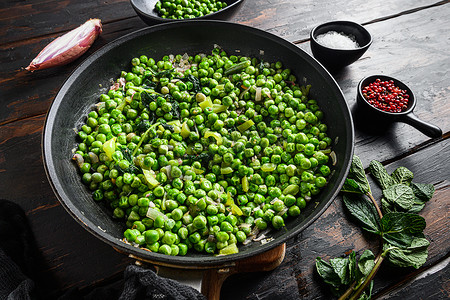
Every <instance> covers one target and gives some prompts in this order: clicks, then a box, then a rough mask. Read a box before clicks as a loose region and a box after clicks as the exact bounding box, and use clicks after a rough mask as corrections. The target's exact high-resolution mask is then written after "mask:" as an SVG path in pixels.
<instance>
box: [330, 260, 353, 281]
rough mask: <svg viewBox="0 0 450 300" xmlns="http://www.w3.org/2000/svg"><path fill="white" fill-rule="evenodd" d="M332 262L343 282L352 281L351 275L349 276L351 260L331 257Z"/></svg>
mask: <svg viewBox="0 0 450 300" xmlns="http://www.w3.org/2000/svg"><path fill="white" fill-rule="evenodd" d="M330 264H331V266H332V267H333V270H334V272H335V273H336V274H337V275H338V276H339V278H340V279H341V283H342V284H349V283H350V276H349V270H348V268H349V260H348V258H342V257H337V258H332V259H330Z"/></svg>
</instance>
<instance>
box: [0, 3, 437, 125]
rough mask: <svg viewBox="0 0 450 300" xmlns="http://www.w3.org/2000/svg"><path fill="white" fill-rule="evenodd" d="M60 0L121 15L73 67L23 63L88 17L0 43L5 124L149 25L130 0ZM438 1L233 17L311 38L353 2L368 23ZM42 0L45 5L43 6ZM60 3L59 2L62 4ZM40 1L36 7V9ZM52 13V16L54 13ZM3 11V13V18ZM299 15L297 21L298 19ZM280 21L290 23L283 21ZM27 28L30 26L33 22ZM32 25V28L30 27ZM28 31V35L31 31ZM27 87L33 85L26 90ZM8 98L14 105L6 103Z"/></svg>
mask: <svg viewBox="0 0 450 300" xmlns="http://www.w3.org/2000/svg"><path fill="white" fill-rule="evenodd" d="M59 2H61V3H60V4H58V5H59V6H63V8H64V10H65V11H67V12H69V13H70V15H71V16H72V15H76V16H78V17H77V18H80V17H81V18H85V17H86V11H91V10H92V11H93V12H96V11H98V10H99V9H100V12H101V13H104V14H107V17H105V18H106V19H105V20H109V19H111V18H115V19H114V20H115V21H110V22H109V21H108V22H105V24H104V32H103V34H102V35H101V36H100V38H99V39H98V40H97V41H96V42H95V43H94V45H93V47H92V49H90V50H89V52H88V53H87V54H85V55H84V56H83V57H82V58H80V59H78V60H77V61H75V62H73V63H72V64H70V65H68V66H64V67H59V68H55V69H50V70H43V71H39V72H35V73H33V74H29V73H27V72H26V71H24V70H23V68H24V67H26V66H27V65H28V64H29V63H30V61H31V60H32V59H33V58H34V57H35V56H36V55H37V53H39V51H40V50H41V49H42V48H44V47H45V46H46V45H47V44H48V43H49V42H51V41H52V40H53V39H55V38H56V37H57V36H59V35H61V34H62V33H63V31H64V30H69V29H71V28H73V27H76V26H77V25H79V24H80V23H82V22H83V20H84V19H83V20H80V19H77V18H70V20H71V21H70V22H71V23H70V24H69V21H68V20H67V18H63V20H61V19H60V18H56V19H54V18H50V17H49V15H46V17H45V18H44V17H41V19H42V20H41V22H42V23H38V24H39V26H35V25H34V26H32V27H31V28H35V29H33V30H34V31H33V32H35V31H37V30H39V31H37V32H39V35H38V36H39V37H36V32H35V33H29V35H26V36H23V37H22V38H26V37H32V39H28V40H20V41H18V39H16V41H17V42H15V43H14V42H9V43H6V44H4V43H1V42H0V62H1V63H2V69H1V70H0V95H1V97H0V103H5V105H3V107H6V109H4V110H2V111H0V124H3V123H8V122H11V121H12V120H16V119H21V118H24V117H28V116H34V115H37V114H42V113H45V111H46V110H47V108H48V105H49V104H50V102H51V100H52V99H53V98H54V96H55V94H56V92H57V90H58V89H59V87H60V86H61V84H62V83H63V81H64V79H65V78H67V76H68V74H70V72H71V71H72V70H73V69H74V68H75V66H76V65H78V64H79V63H80V62H81V61H82V59H83V58H86V57H87V55H89V54H90V53H92V52H93V51H94V50H96V49H98V48H99V47H100V46H102V45H104V44H105V43H107V42H109V41H112V40H114V39H115V38H117V37H119V36H121V35H123V34H126V33H129V32H131V31H134V30H136V29H140V28H143V27H145V26H146V25H145V24H144V23H143V22H142V21H141V20H140V19H139V18H138V17H137V16H135V14H132V13H130V12H129V10H130V9H131V7H129V8H127V5H128V6H129V4H128V3H126V4H124V1H123V0H122V1H121V0H117V1H111V2H107V3H108V4H98V5H97V6H96V5H95V3H94V2H92V1H91V2H89V1H82V2H80V3H78V2H76V3H72V2H70V4H69V2H68V1H58V3H59ZM85 2H88V3H85ZM126 2H127V1H126ZM52 3H53V1H50V2H43V3H42V4H40V3H36V4H35V5H31V4H30V7H32V8H33V9H36V12H35V14H36V15H39V12H40V11H42V14H48V11H50V12H51V13H53V14H54V11H53V8H51V7H53V6H51V4H52ZM433 3H435V2H434V1H425V0H420V1H414V2H411V1H407V0H403V1H397V2H396V3H395V4H392V5H389V6H387V5H384V4H381V3H380V2H379V1H367V2H364V3H363V5H356V3H355V5H353V6H351V5H349V3H348V1H339V2H333V4H331V6H330V5H329V4H325V3H323V4H320V3H317V1H312V0H311V1H308V2H306V3H303V2H302V4H301V5H300V4H298V3H297V2H295V1H292V0H291V1H286V2H278V1H273V2H267V1H261V0H259V1H256V0H255V1H251V0H247V1H246V2H245V3H244V4H243V7H242V9H241V10H240V11H239V12H238V13H237V15H236V16H235V18H234V19H233V20H234V21H237V22H240V23H242V24H246V25H250V26H254V27H257V28H260V29H264V30H268V31H270V32H272V33H274V34H277V35H280V36H282V37H284V38H286V39H289V40H291V41H294V40H298V39H306V38H308V33H309V30H310V29H311V28H312V26H314V25H316V24H319V23H322V22H325V21H328V20H331V19H333V18H337V17H338V16H340V13H341V12H343V15H342V18H344V16H346V17H345V19H352V18H353V17H352V14H351V13H350V10H349V7H357V8H358V10H356V13H355V14H354V17H358V18H361V19H355V20H356V21H361V22H362V21H364V20H372V19H375V18H382V17H385V16H387V15H390V14H392V13H400V12H402V11H404V10H407V9H413V8H417V7H422V6H427V5H432V4H433ZM22 5H24V4H22ZM27 5H28V4H27ZM41 5H44V6H43V7H41ZM58 5H55V6H56V7H59V6H58ZM104 5H107V6H104ZM119 5H121V6H119ZM325 5H326V6H325ZM35 6H36V8H34V7H35ZM123 6H125V7H123ZM10 9H15V10H19V9H20V5H17V4H16V6H12V7H11V8H10ZM27 9H31V8H29V7H28V6H27V8H26V9H25V8H24V10H25V11H27ZM44 9H45V10H44ZM131 10H132V9H131ZM364 11H366V13H365V14H361V12H364ZM335 12H340V13H339V14H337V15H336V16H334V15H333V14H334V13H335ZM51 13H50V15H52V14H51ZM10 15H14V13H11V12H9V11H8V8H5V9H3V10H0V25H1V26H0V28H12V27H14V26H12V24H10V22H13V21H12V20H16V19H15V18H14V17H10ZM280 15H283V16H286V18H284V17H283V18H280V17H279V16H280ZM1 16H3V18H2V17H1ZM289 16H290V17H289ZM100 17H101V16H100ZM11 18H12V19H11ZM17 18H18V20H20V22H28V21H27V20H28V19H31V20H32V19H33V18H34V15H32V16H31V18H23V17H17ZM294 19H295V20H297V21H294ZM444 19H446V18H444ZM58 22H59V23H58ZM61 22H62V24H65V26H66V27H64V26H63V27H61V26H62V25H61V24H60V23H61ZM280 22H282V23H283V24H284V25H280ZM297 22H301V24H298V23H297ZM33 24H34V23H33ZM24 27H26V28H28V27H27V26H24ZM51 28H53V29H55V28H59V29H58V30H59V31H57V32H58V33H54V32H55V31H54V30H53V31H52V30H50V29H51ZM28 29H29V30H31V29H30V28H28ZM5 30H9V31H7V32H5V34H4V36H5V38H8V39H9V40H10V41H14V39H13V35H14V34H15V33H14V32H15V31H14V30H13V29H5ZM26 32H27V34H28V31H26ZM286 33H289V34H292V36H286ZM431 34H433V32H431ZM0 36H2V35H0ZM432 37H433V36H430V38H432ZM437 46H439V44H438V45H436V47H437ZM24 86H26V87H27V88H26V89H24V88H23V87H24ZM11 99H14V100H11ZM4 101H7V102H4ZM6 103H7V104H8V105H6Z"/></svg>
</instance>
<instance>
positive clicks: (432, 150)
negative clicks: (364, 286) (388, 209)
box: [222, 140, 450, 299]
mask: <svg viewBox="0 0 450 300" xmlns="http://www.w3.org/2000/svg"><path fill="white" fill-rule="evenodd" d="M449 165H450V142H449V141H448V140H445V141H442V142H439V143H437V144H435V145H432V146H429V147H427V148H426V149H423V150H422V151H420V152H418V153H415V154H413V155H410V156H408V157H406V158H404V159H401V160H399V161H396V162H395V163H392V164H389V165H387V167H386V168H387V170H388V172H389V173H391V172H392V171H393V170H395V168H397V167H398V166H405V167H407V168H409V169H410V170H411V171H412V172H413V173H414V180H413V181H414V182H418V183H432V184H434V185H435V187H436V189H437V190H436V192H435V195H434V197H433V198H432V199H431V200H430V201H429V202H428V203H427V205H426V206H425V208H424V210H423V211H422V212H421V213H420V215H421V216H423V217H424V218H425V220H426V221H427V228H426V230H425V232H424V233H425V235H426V237H427V238H428V239H429V240H430V242H431V245H430V246H429V248H428V250H429V254H428V260H427V262H426V263H425V265H424V266H423V267H422V268H421V269H419V270H415V269H413V268H397V267H391V266H389V264H388V263H385V264H384V265H382V267H381V269H380V271H379V272H378V274H377V275H376V278H375V286H374V291H375V294H378V293H383V291H384V290H386V289H389V288H390V287H391V286H393V285H395V284H396V283H402V282H406V281H408V280H410V278H412V277H414V276H416V275H418V274H421V273H422V272H423V271H424V270H425V269H426V268H428V267H431V266H433V265H434V264H435V263H437V262H439V261H440V260H442V259H444V258H445V257H446V256H447V255H448V254H449V252H450V243H449V241H448V228H449V226H450V218H449V212H450V203H449V202H448V199H450V181H449V178H450V170H449V168H448V166H449ZM371 187H372V189H373V191H374V196H375V198H376V199H379V198H380V189H379V188H378V187H377V185H376V184H375V183H374V182H373V181H371ZM287 245H288V247H287V249H286V256H285V259H284V261H283V263H282V264H281V265H280V266H279V267H278V268H277V269H275V270H274V271H272V272H269V273H255V274H253V273H252V274H239V275H235V276H232V277H230V278H229V279H228V280H227V281H225V283H224V285H223V288H222V299H279V298H281V297H283V298H286V299H294V298H295V297H297V298H298V297H300V298H301V299H329V298H330V297H331V296H332V295H331V293H330V292H329V289H328V287H327V286H326V285H325V284H323V282H322V280H321V279H320V278H319V276H318V275H317V273H316V272H315V266H314V263H315V258H316V257H318V256H320V257H322V258H324V259H326V260H328V259H329V258H333V257H341V256H344V255H345V254H348V253H349V252H350V251H352V250H354V251H357V252H358V253H359V254H361V253H362V252H363V251H364V249H371V250H372V251H373V252H374V253H377V251H378V247H379V243H378V240H377V239H376V238H374V237H373V236H370V235H368V234H366V233H363V232H362V231H361V229H360V228H359V227H358V226H357V225H355V223H353V222H352V221H351V220H350V218H349V216H348V215H347V213H346V212H345V210H344V208H343V206H342V201H341V197H338V198H336V200H335V201H334V202H333V204H332V205H331V206H330V207H329V208H328V210H327V211H326V212H325V213H324V214H323V215H322V216H321V217H320V218H319V219H318V220H317V221H316V222H315V223H314V224H313V225H311V226H310V227H308V228H307V229H306V230H304V231H303V232H302V233H301V234H300V235H299V236H298V237H297V238H296V239H295V240H292V241H290V242H289V243H288V244H287ZM284 287H286V288H284ZM295 287H296V288H297V289H295ZM297 291H298V296H296V295H297V294H296V292H297ZM411 295H412V294H411ZM294 296H295V297H294ZM404 299H406V298H404Z"/></svg>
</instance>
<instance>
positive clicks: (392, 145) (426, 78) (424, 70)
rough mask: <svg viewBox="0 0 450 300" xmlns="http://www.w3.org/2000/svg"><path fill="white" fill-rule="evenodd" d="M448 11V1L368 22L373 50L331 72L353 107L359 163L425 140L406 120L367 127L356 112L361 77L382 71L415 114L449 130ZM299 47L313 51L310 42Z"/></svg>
mask: <svg viewBox="0 0 450 300" xmlns="http://www.w3.org/2000/svg"><path fill="white" fill-rule="evenodd" d="M449 12H450V4H447V5H443V6H439V7H434V8H430V9H425V10H422V11H419V12H417V13H414V14H410V15H405V16H400V17H398V18H395V19H390V20H386V21H383V22H377V23H374V24H370V25H367V29H368V30H369V31H370V32H371V33H372V35H373V37H374V41H373V45H372V46H371V48H369V50H368V51H367V52H366V53H365V54H364V55H363V57H362V58H360V59H359V60H358V61H357V62H355V63H354V64H352V65H350V66H348V67H347V68H344V69H342V70H340V71H339V72H337V73H335V74H333V75H334V77H335V78H336V80H337V82H338V84H339V85H340V86H341V88H342V90H343V92H344V94H345V97H346V99H347V102H348V104H349V107H350V108H351V109H352V111H353V116H354V120H355V129H356V152H357V154H359V155H360V156H361V157H362V159H363V162H367V160H369V159H371V158H373V157H377V158H378V159H379V160H386V159H390V158H393V157H395V156H398V155H401V154H405V153H407V152H408V151H410V150H411V149H413V148H414V147H417V146H419V145H421V144H422V143H425V142H426V141H427V140H428V137H427V136H425V135H424V134H422V133H421V132H419V131H417V130H415V129H413V130H411V127H410V126H409V125H407V124H404V123H394V124H392V126H391V127H389V128H388V130H386V131H377V129H378V128H379V127H380V125H383V124H369V126H371V127H370V128H367V125H368V124H365V123H364V121H365V120H364V119H362V120H361V118H360V116H359V115H358V114H357V112H356V110H355V108H356V106H355V104H356V87H357V85H358V82H359V80H361V79H362V78H363V77H365V76H369V75H373V74H386V75H389V76H392V77H394V78H397V79H399V80H402V81H403V82H404V83H405V84H407V85H408V86H409V87H410V88H411V89H412V90H413V91H414V94H415V96H416V98H417V106H416V108H415V110H414V112H415V113H416V115H417V116H418V117H419V118H421V119H422V120H424V121H427V122H430V123H433V124H435V125H437V126H439V127H440V128H441V129H442V131H443V132H444V133H446V132H449V130H450V118H449V117H448V116H449V115H450V99H449V97H448V94H449V91H450V85H449V82H450V73H449V72H447V70H448V69H450V54H449V52H448V51H447V50H446V49H447V47H446V46H444V44H445V43H446V41H447V40H448V36H449V33H448V30H447V28H450V19H449V18H448V15H449ZM300 47H301V48H302V49H304V50H305V51H307V52H309V53H311V50H310V47H309V43H302V44H301V45H300Z"/></svg>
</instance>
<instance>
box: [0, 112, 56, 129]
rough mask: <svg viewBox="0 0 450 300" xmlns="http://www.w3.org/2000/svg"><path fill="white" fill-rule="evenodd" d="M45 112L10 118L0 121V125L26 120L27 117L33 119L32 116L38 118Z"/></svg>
mask: <svg viewBox="0 0 450 300" xmlns="http://www.w3.org/2000/svg"><path fill="white" fill-rule="evenodd" d="M46 114H47V113H42V114H36V115H31V116H26V117H23V118H17V119H11V120H7V121H5V122H3V123H1V122H0V126H4V125H8V124H11V123H14V122H20V121H24V120H28V119H34V118H39V117H42V116H45V115H46Z"/></svg>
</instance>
